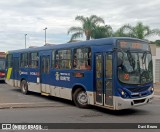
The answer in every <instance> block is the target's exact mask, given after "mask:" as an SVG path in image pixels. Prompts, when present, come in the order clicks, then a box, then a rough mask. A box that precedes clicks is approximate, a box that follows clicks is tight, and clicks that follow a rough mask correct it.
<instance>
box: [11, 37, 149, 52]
mask: <svg viewBox="0 0 160 132" xmlns="http://www.w3.org/2000/svg"><path fill="white" fill-rule="evenodd" d="M118 39H128V40H139V41H143V42H147V41H145V40H141V39H136V38H130V37H109V38H101V39H94V40H87V41H80V42H71V43H64V44H57V45H55V44H53V45H52V44H50V45H46V46H41V47H34V48H27V49H19V50H12V51H8V53H18V52H19V53H21V52H33V51H40V50H50V49H63V48H65V49H66V48H72V47H83V46H93V45H94V46H95V45H104V44H106V45H113V44H114V43H115V42H116V40H118Z"/></svg>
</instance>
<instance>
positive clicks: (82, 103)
mask: <svg viewBox="0 0 160 132" xmlns="http://www.w3.org/2000/svg"><path fill="white" fill-rule="evenodd" d="M73 102H74V103H75V105H76V106H77V107H79V108H88V97H87V93H86V91H84V90H83V89H82V88H78V89H77V90H76V91H75V92H74V93H73Z"/></svg>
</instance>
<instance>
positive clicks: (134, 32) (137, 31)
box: [121, 22, 160, 39]
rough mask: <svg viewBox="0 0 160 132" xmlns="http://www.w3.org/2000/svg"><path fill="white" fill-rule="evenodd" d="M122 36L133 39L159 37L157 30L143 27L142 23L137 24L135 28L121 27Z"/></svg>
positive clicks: (159, 32)
mask: <svg viewBox="0 0 160 132" xmlns="http://www.w3.org/2000/svg"><path fill="white" fill-rule="evenodd" d="M121 29H122V30H123V31H122V32H123V33H124V35H126V36H128V37H133V38H139V39H145V38H146V37H149V36H152V35H160V30H159V29H150V27H149V26H145V25H143V23H142V22H138V23H137V24H136V26H131V25H129V24H127V25H124V26H122V27H121Z"/></svg>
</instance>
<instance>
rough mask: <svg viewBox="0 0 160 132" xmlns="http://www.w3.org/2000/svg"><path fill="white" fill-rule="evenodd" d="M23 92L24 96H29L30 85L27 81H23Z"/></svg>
mask: <svg viewBox="0 0 160 132" xmlns="http://www.w3.org/2000/svg"><path fill="white" fill-rule="evenodd" d="M21 92H22V93H23V94H27V93H28V84H27V81H26V80H22V82H21Z"/></svg>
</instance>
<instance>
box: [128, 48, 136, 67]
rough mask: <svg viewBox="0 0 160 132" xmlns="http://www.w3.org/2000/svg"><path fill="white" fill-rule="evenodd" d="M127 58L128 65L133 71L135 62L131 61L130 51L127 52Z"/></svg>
mask: <svg viewBox="0 0 160 132" xmlns="http://www.w3.org/2000/svg"><path fill="white" fill-rule="evenodd" d="M126 53H127V57H128V61H129V63H130V65H131V66H132V68H133V69H134V68H135V60H134V59H133V56H132V54H131V52H130V50H127V52H126Z"/></svg>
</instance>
